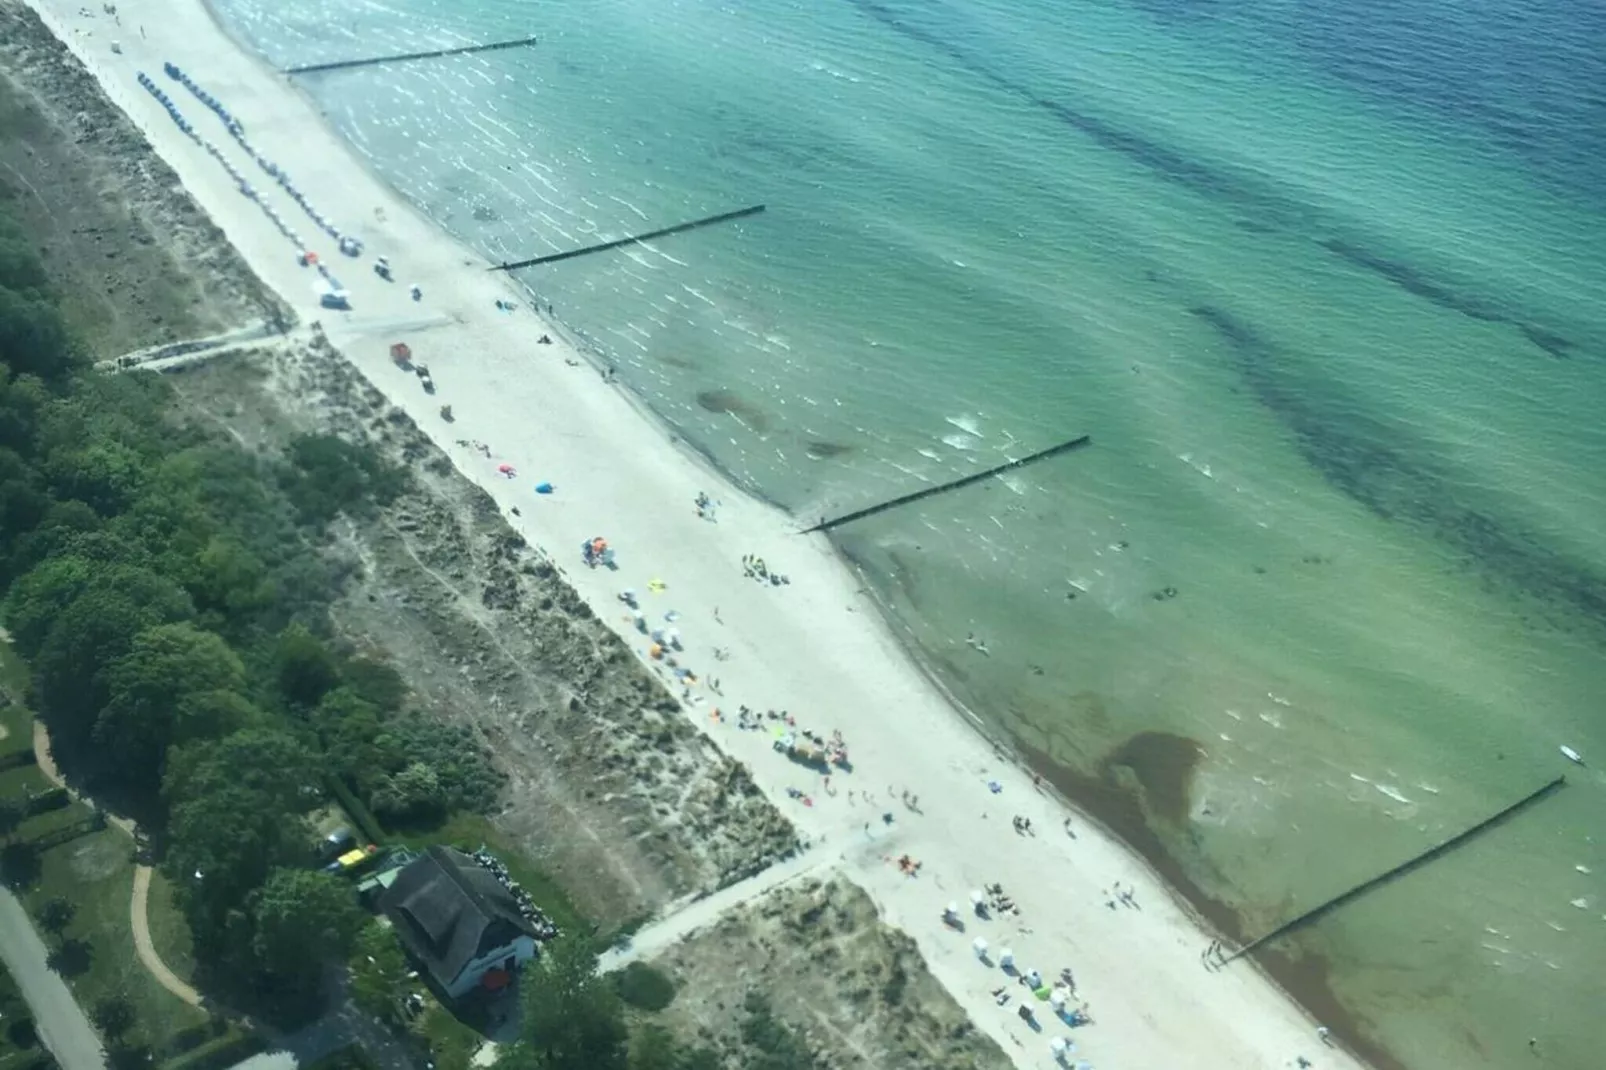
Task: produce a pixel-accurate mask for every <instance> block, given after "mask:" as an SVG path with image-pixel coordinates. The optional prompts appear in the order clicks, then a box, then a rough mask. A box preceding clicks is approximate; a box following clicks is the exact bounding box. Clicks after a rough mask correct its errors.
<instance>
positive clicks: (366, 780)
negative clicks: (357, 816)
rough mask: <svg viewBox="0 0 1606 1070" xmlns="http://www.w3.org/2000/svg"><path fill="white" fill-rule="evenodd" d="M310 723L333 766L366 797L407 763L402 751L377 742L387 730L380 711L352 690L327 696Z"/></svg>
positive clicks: (313, 713) (337, 689)
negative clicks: (395, 769) (388, 774)
mask: <svg viewBox="0 0 1606 1070" xmlns="http://www.w3.org/2000/svg"><path fill="white" fill-rule="evenodd" d="M311 720H312V725H313V727H314V728H316V729H317V731H318V737H319V739H321V740H322V741H323V750H324V753H325V754H326V755H328V756H329V764H330V767H331V768H332V769H333V771H334V772H336V773H338V774H339V775H341V776H343V777H345V778H346V779H347V780H349V781H350V782H351V783H353V784H355V785H357V786H358V788H359V789H360V790H361V791H362V793H363V794H364V795H366V794H368V793H369V791H370V790H371V789H372V787H373V785H374V783H375V782H377V781H378V780H380V779H381V778H382V777H383V776H384V774H385V771H386V770H387V769H391V768H393V767H395V766H396V765H399V764H401V763H402V762H404V761H405V760H406V759H405V757H404V756H403V755H402V753H401V752H400V751H399V750H396V751H394V752H392V751H391V750H389V749H387V748H386V747H384V746H382V745H381V744H380V743H379V742H378V741H379V739H380V736H381V733H382V732H383V731H384V729H383V726H382V725H381V723H380V711H379V708H378V707H377V706H375V705H374V704H373V703H371V702H368V701H366V700H365V699H363V698H361V697H359V696H358V695H357V693H356V692H355V691H353V690H352V689H351V688H349V687H337V688H335V689H334V690H333V691H331V692H329V693H328V694H327V695H325V696H324V697H323V699H322V701H320V702H319V703H318V705H317V708H316V709H314V710H313V711H312V718H311Z"/></svg>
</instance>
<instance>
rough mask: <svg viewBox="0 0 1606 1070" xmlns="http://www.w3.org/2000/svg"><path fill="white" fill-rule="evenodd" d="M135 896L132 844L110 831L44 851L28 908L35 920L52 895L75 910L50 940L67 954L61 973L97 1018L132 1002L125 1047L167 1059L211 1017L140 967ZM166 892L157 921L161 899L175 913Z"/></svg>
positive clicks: (29, 892)
mask: <svg viewBox="0 0 1606 1070" xmlns="http://www.w3.org/2000/svg"><path fill="white" fill-rule="evenodd" d="M133 891H134V862H133V844H132V843H131V842H130V841H129V839H128V837H127V836H126V835H124V834H123V833H122V832H120V831H119V830H117V829H114V828H106V829H102V830H101V831H99V832H93V833H90V834H88V835H86V836H80V837H79V838H77V839H75V840H72V841H70V842H68V843H64V844H62V845H61V846H59V847H53V848H51V849H50V850H48V851H46V852H44V856H43V858H42V859H41V864H40V868H39V879H38V880H37V881H36V882H35V883H34V885H33V887H31V888H29V889H28V890H27V892H26V894H25V895H24V902H25V903H26V904H27V906H28V910H29V913H31V914H33V915H34V916H35V917H36V918H37V917H38V916H39V911H40V908H41V907H42V906H43V904H44V903H45V902H46V901H47V900H49V899H50V898H52V897H53V896H62V897H64V898H66V899H68V900H70V901H71V902H72V903H73V904H74V906H75V907H76V908H77V910H76V913H75V915H74V917H73V920H72V923H71V924H70V925H69V926H68V927H67V929H66V931H65V932H64V933H63V934H62V937H61V939H59V940H57V939H54V938H47V939H49V942H50V943H51V944H52V945H53V946H55V947H58V948H61V949H63V952H62V954H61V965H60V967H59V972H61V973H62V974H63V975H64V976H65V977H66V978H67V983H68V985H69V986H70V987H71V988H72V990H73V994H74V995H75V996H76V997H77V998H78V1003H79V1005H80V1006H82V1007H83V1008H84V1011H85V1013H87V1014H90V1015H91V1016H93V1015H94V1013H95V1008H96V1007H97V1006H98V1005H99V1004H100V1003H101V1002H102V1001H105V1000H111V999H122V1000H126V1001H127V1002H128V1004H129V1005H130V1006H131V1007H132V1008H133V1011H134V1026H133V1028H132V1029H130V1030H129V1032H128V1034H127V1035H126V1036H125V1038H124V1040H125V1043H126V1044H127V1045H128V1046H130V1047H146V1048H149V1049H150V1050H151V1051H153V1052H158V1053H161V1052H166V1051H168V1050H170V1049H171V1047H172V1045H173V1042H174V1040H175V1038H176V1037H177V1036H178V1034H179V1033H180V1032H182V1031H183V1030H186V1029H191V1028H194V1027H198V1026H204V1025H205V1024H206V1023H207V1021H208V1015H207V1014H206V1012H205V1011H202V1010H198V1009H197V1008H194V1007H191V1006H190V1005H189V1004H187V1003H185V1002H184V1001H182V1000H180V999H179V998H178V997H176V996H174V995H172V994H170V993H169V992H168V991H167V990H166V989H164V988H162V987H161V986H160V985H158V984H157V983H156V981H155V980H154V979H153V978H152V977H151V975H150V973H149V972H147V971H146V969H145V966H144V964H143V963H141V962H140V961H139V956H138V954H137V953H136V952H135V950H134V934H133V931H132V928H131V922H130V917H129V902H130V899H131V897H132V895H133ZM152 891H153V893H154V892H155V889H154V888H153V889H152ZM163 891H164V894H163V895H161V896H160V897H157V896H155V895H154V894H153V910H152V913H153V914H154V913H162V912H163V911H157V910H155V909H154V906H155V902H154V901H155V900H157V899H160V901H161V902H162V903H164V904H168V905H166V906H164V911H165V912H171V906H170V904H169V898H170V897H169V896H167V895H166V894H165V891H166V890H165V887H164V889H163Z"/></svg>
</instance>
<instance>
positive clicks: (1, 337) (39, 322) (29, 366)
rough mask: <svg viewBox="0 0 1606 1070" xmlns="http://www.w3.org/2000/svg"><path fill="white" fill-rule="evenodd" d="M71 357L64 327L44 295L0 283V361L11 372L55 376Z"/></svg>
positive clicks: (68, 362)
mask: <svg viewBox="0 0 1606 1070" xmlns="http://www.w3.org/2000/svg"><path fill="white" fill-rule="evenodd" d="M75 357H76V354H75V352H74V350H73V345H72V342H71V340H70V337H69V336H68V334H67V328H66V327H65V326H64V325H63V324H62V322H61V316H60V314H59V313H57V311H56V307H55V305H53V304H52V303H51V302H50V300H49V299H48V298H47V297H46V296H45V295H44V294H42V293H40V292H38V291H37V290H21V291H19V290H13V289H11V288H9V287H5V286H0V361H3V362H4V363H5V364H6V365H7V366H8V367H10V368H11V370H12V371H15V372H30V373H33V374H35V375H40V376H44V377H46V378H55V377H58V376H60V375H61V374H62V373H64V372H66V371H67V370H68V369H69V368H70V367H71V366H72V364H73V362H74V360H75Z"/></svg>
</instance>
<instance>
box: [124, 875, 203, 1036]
mask: <svg viewBox="0 0 1606 1070" xmlns="http://www.w3.org/2000/svg"><path fill="white" fill-rule="evenodd" d="M150 897H151V867H150V866H147V865H145V864H143V863H140V864H139V865H136V866H135V867H134V898H133V900H132V901H131V902H130V903H129V906H128V910H129V920H130V921H131V922H132V924H133V927H134V949H135V950H136V951H138V952H139V961H140V962H142V963H144V965H145V968H146V969H147V970H149V971H150V973H151V976H152V977H154V978H156V983H157V984H159V985H161V986H162V987H163V988H165V989H167V990H168V991H169V992H171V993H173V995H175V996H177V997H178V998H179V999H181V1000H183V1001H184V1002H185V1003H188V1004H189V1005H190V1006H192V1007H199V1006H200V1005H201V994H200V993H199V992H197V991H195V989H194V988H191V987H190V986H189V985H188V984H186V983H185V982H184V980H183V978H181V977H179V976H178V975H177V974H176V973H174V972H173V971H172V970H170V969H168V968H167V963H165V962H163V961H162V956H161V955H159V954H157V953H156V945H155V944H153V943H151V927H150V923H149V920H148V916H147V912H146V904H147V903H148V902H149V901H150Z"/></svg>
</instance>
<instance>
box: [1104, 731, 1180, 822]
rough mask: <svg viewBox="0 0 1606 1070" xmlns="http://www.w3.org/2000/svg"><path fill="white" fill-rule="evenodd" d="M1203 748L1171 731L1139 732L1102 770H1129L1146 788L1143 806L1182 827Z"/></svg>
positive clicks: (1106, 759)
mask: <svg viewBox="0 0 1606 1070" xmlns="http://www.w3.org/2000/svg"><path fill="white" fill-rule="evenodd" d="M1203 758H1204V748H1203V747H1201V746H1200V745H1199V744H1198V743H1197V742H1196V741H1195V740H1192V739H1189V738H1188V737H1187V736H1179V735H1175V734H1174V733H1171V732H1139V733H1138V734H1137V735H1135V736H1132V737H1131V738H1130V739H1128V740H1127V741H1126V742H1125V743H1123V744H1121V745H1120V746H1119V747H1117V748H1116V749H1115V750H1114V751H1112V752H1111V753H1110V754H1109V755H1108V756H1107V757H1106V758H1105V759H1104V761H1103V763H1102V769H1103V771H1104V772H1106V773H1109V772H1111V771H1112V770H1114V769H1115V768H1122V769H1129V770H1131V771H1132V774H1133V776H1135V777H1137V781H1138V785H1139V786H1140V787H1141V788H1142V789H1143V803H1144V806H1145V807H1147V808H1148V811H1149V813H1150V814H1151V815H1153V816H1154V817H1156V818H1158V819H1160V820H1161V821H1165V822H1168V823H1169V824H1172V825H1175V826H1178V827H1181V826H1183V825H1185V824H1187V822H1188V813H1189V811H1190V809H1191V801H1190V800H1191V798H1192V794H1193V774H1194V772H1195V771H1196V770H1197V769H1198V768H1199V762H1200V761H1202V760H1203Z"/></svg>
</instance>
